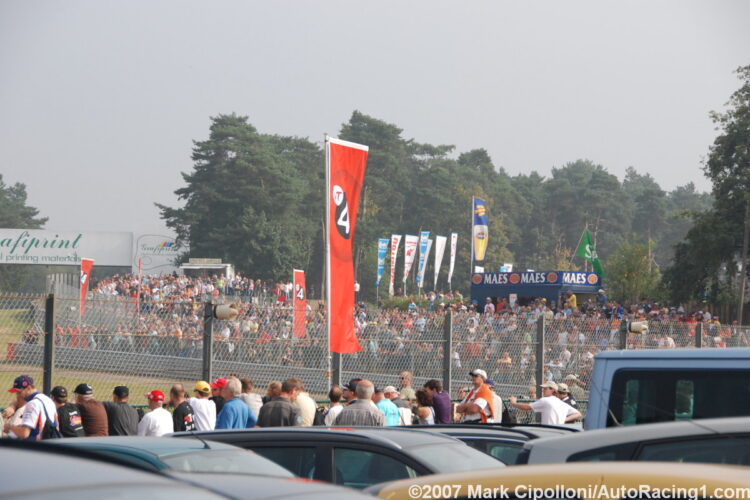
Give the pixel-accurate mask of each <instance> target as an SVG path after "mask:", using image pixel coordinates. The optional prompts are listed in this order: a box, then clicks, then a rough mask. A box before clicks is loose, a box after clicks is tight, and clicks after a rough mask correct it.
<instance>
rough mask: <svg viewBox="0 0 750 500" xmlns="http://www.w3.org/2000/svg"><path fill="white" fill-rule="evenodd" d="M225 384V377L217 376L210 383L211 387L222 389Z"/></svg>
mask: <svg viewBox="0 0 750 500" xmlns="http://www.w3.org/2000/svg"><path fill="white" fill-rule="evenodd" d="M226 385H227V379H225V378H224V377H219V378H217V379H216V380H214V381H213V383H212V384H211V389H223V388H224V387H226Z"/></svg>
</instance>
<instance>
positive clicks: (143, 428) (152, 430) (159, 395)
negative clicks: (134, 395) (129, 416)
mask: <svg viewBox="0 0 750 500" xmlns="http://www.w3.org/2000/svg"><path fill="white" fill-rule="evenodd" d="M146 399H148V407H149V408H150V409H151V411H150V412H148V413H146V414H145V415H144V416H143V418H142V419H141V421H140V422H139V423H138V435H139V436H163V435H164V434H169V433H170V432H174V422H173V421H172V414H171V413H169V412H168V411H167V410H165V409H164V407H163V404H164V393H163V392H161V391H160V390H158V389H154V390H153V391H151V392H149V393H148V394H146Z"/></svg>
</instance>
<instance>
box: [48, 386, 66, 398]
mask: <svg viewBox="0 0 750 500" xmlns="http://www.w3.org/2000/svg"><path fill="white" fill-rule="evenodd" d="M49 395H50V396H52V397H53V398H55V399H68V390H67V389H66V388H65V387H63V386H61V385H58V386H56V387H53V388H52V390H51V391H50V393H49Z"/></svg>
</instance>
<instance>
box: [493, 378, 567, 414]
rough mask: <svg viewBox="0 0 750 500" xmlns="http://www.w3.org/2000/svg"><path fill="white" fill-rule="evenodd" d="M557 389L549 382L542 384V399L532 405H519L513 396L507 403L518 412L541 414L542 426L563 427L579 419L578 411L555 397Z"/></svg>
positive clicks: (554, 384)
mask: <svg viewBox="0 0 750 500" xmlns="http://www.w3.org/2000/svg"><path fill="white" fill-rule="evenodd" d="M557 389H558V387H557V384H556V383H555V382H552V381H551V380H550V381H547V382H545V383H543V384H542V397H541V398H540V399H537V400H536V401H534V402H533V403H519V402H517V399H516V397H515V396H511V397H510V398H508V402H509V403H510V404H511V405H513V406H515V407H516V408H518V409H519V410H525V411H535V412H537V413H541V414H542V425H563V424H564V423H566V422H573V421H574V420H577V419H579V418H581V413H580V412H579V411H577V410H575V409H574V408H573V407H571V406H569V405H567V404H565V403H563V402H562V401H560V399H559V398H558V397H557V396H555V393H556V392H557Z"/></svg>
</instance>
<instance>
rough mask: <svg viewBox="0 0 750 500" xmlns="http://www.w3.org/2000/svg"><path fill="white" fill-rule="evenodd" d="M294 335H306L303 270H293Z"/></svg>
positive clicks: (298, 336) (305, 297) (305, 292)
mask: <svg viewBox="0 0 750 500" xmlns="http://www.w3.org/2000/svg"><path fill="white" fill-rule="evenodd" d="M293 304H294V336H295V337H297V338H300V339H301V338H304V337H306V336H307V328H306V325H307V291H306V289H305V271H300V270H299V269H295V270H294V298H293Z"/></svg>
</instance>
